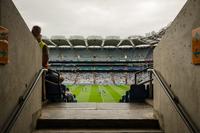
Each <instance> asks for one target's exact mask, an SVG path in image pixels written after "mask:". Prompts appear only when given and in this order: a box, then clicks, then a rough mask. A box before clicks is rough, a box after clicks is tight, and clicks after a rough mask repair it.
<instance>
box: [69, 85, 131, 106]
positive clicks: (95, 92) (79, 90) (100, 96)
mask: <svg viewBox="0 0 200 133" xmlns="http://www.w3.org/2000/svg"><path fill="white" fill-rule="evenodd" d="M67 87H68V88H69V89H70V91H71V92H72V93H73V94H75V95H76V98H77V101H78V102H119V100H120V99H121V97H122V95H124V94H125V92H126V91H127V90H129V86H128V85H67Z"/></svg>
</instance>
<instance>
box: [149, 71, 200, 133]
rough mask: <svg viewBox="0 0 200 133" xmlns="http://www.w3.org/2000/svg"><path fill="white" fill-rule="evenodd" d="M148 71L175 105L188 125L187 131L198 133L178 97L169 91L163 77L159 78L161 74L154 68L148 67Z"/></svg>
mask: <svg viewBox="0 0 200 133" xmlns="http://www.w3.org/2000/svg"><path fill="white" fill-rule="evenodd" d="M148 71H149V72H151V74H153V75H154V76H155V77H156V79H157V80H158V82H159V83H160V85H161V87H162V88H163V89H164V92H165V93H166V95H167V96H168V98H169V99H170V101H171V103H172V104H173V106H174V107H175V109H176V111H177V112H178V114H179V115H180V117H181V118H182V120H183V121H184V123H185V124H186V126H187V127H188V129H189V131H190V132H191V133H199V132H200V131H199V129H198V128H197V126H196V125H195V123H194V122H193V121H192V119H191V118H190V116H189V115H188V113H187V112H186V111H185V109H184V107H183V106H182V104H181V103H180V101H179V100H178V97H177V96H175V95H174V94H173V92H172V91H171V89H170V87H169V86H168V85H167V84H166V82H165V81H164V79H163V78H161V76H160V75H159V74H158V72H156V70H154V69H149V70H148Z"/></svg>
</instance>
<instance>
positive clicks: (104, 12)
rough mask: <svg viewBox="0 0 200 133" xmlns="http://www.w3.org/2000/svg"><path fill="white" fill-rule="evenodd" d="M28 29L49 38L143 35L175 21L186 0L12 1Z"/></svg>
mask: <svg viewBox="0 0 200 133" xmlns="http://www.w3.org/2000/svg"><path fill="white" fill-rule="evenodd" d="M13 1H14V3H15V4H16V7H17V8H18V9H19V11H20V13H21V15H22V16H23V18H24V20H25V21H26V23H27V24H28V26H29V28H31V27H32V26H33V25H40V26H41V27H42V29H43V31H42V34H43V35H45V36H48V37H51V36H52V35H65V36H66V37H69V36H71V35H82V36H84V37H87V36H89V35H100V36H102V37H105V36H108V35H119V36H121V38H126V37H128V36H130V35H144V34H145V33H147V32H151V31H153V30H154V31H158V30H159V29H161V28H162V27H164V26H166V25H168V24H169V23H170V22H172V21H173V20H174V18H175V17H176V15H177V14H178V12H179V11H180V10H181V8H182V7H183V6H184V4H185V2H186V0H13Z"/></svg>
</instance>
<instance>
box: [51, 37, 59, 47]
mask: <svg viewBox="0 0 200 133" xmlns="http://www.w3.org/2000/svg"><path fill="white" fill-rule="evenodd" d="M49 42H50V43H52V44H53V45H54V46H56V47H58V45H56V44H55V43H54V42H52V41H51V39H49Z"/></svg>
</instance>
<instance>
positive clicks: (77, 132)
mask: <svg viewBox="0 0 200 133" xmlns="http://www.w3.org/2000/svg"><path fill="white" fill-rule="evenodd" d="M33 133H164V132H163V131H162V130H155V129H146V130H144V129H63V130H57V129H56V130H44V129H43V130H37V131H34V132H33Z"/></svg>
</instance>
